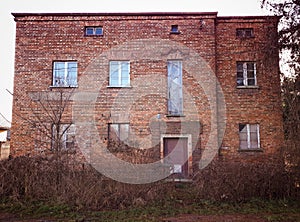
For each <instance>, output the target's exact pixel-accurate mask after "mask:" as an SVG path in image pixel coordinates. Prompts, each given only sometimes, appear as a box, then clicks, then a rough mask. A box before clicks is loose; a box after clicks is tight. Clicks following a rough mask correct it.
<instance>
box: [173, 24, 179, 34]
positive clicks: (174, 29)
mask: <svg viewBox="0 0 300 222" xmlns="http://www.w3.org/2000/svg"><path fill="white" fill-rule="evenodd" d="M171 33H179V30H178V25H171Z"/></svg>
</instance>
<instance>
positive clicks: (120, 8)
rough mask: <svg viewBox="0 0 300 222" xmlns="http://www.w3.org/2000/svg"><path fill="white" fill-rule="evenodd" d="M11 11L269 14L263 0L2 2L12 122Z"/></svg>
mask: <svg viewBox="0 0 300 222" xmlns="http://www.w3.org/2000/svg"><path fill="white" fill-rule="evenodd" d="M11 12H39V13H41V12H218V15H219V16H229V15H231V16H239V15H265V14H267V12H266V11H263V10H262V9H261V8H260V0H59V1H58V0H2V1H1V2H0V27H1V41H0V113H2V114H3V115H4V116H5V117H6V118H7V119H9V120H11V109H12V96H11V95H10V94H9V93H8V92H7V91H6V89H8V90H9V91H11V92H12V91H13V75H14V41H15V22H14V20H13V16H12V15H11Z"/></svg>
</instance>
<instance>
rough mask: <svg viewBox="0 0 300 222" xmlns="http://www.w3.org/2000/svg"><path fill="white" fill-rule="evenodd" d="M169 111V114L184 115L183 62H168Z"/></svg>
mask: <svg viewBox="0 0 300 222" xmlns="http://www.w3.org/2000/svg"><path fill="white" fill-rule="evenodd" d="M168 95H169V98H168V111H169V114H173V115H181V114H182V113H183V98H182V62H181V61H168Z"/></svg>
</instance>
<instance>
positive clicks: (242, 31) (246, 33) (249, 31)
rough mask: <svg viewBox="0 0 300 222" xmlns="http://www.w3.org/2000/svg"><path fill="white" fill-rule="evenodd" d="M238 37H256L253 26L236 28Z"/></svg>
mask: <svg viewBox="0 0 300 222" xmlns="http://www.w3.org/2000/svg"><path fill="white" fill-rule="evenodd" d="M236 37H238V38H252V37H254V32H253V28H239V29H236Z"/></svg>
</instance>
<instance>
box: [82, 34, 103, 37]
mask: <svg viewBox="0 0 300 222" xmlns="http://www.w3.org/2000/svg"><path fill="white" fill-rule="evenodd" d="M84 37H103V34H102V35H84Z"/></svg>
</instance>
